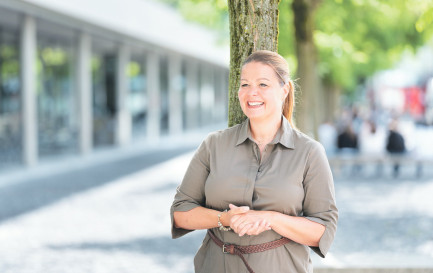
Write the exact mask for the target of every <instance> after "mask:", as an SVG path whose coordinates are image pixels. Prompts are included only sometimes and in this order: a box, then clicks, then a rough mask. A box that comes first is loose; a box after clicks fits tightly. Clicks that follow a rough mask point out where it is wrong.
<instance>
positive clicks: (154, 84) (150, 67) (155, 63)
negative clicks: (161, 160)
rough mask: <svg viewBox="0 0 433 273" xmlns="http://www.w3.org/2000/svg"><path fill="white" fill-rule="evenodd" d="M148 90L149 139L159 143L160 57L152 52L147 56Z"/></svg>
mask: <svg viewBox="0 0 433 273" xmlns="http://www.w3.org/2000/svg"><path fill="white" fill-rule="evenodd" d="M146 60H147V64H146V66H147V69H146V71H147V90H148V102H149V105H148V115H147V137H148V139H149V140H150V141H157V140H158V139H159V136H160V130H161V129H160V128H161V125H160V123H161V108H160V105H161V98H160V92H161V91H160V83H159V74H160V71H159V70H160V65H159V55H158V54H157V53H155V52H151V53H150V54H148V56H147V59H146Z"/></svg>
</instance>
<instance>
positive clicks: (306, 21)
mask: <svg viewBox="0 0 433 273" xmlns="http://www.w3.org/2000/svg"><path fill="white" fill-rule="evenodd" d="M319 3H320V0H293V2H292V10H293V14H294V25H295V38H296V55H297V59H298V71H297V79H298V81H297V82H296V83H297V85H298V86H297V87H298V96H297V98H298V99H297V100H298V103H297V105H296V108H295V120H296V126H297V127H298V128H299V129H300V130H301V131H303V132H304V133H306V134H308V135H310V136H313V137H317V126H318V118H319V117H318V115H319V113H320V111H317V107H320V106H321V104H319V103H318V94H319V92H320V90H319V89H320V78H319V74H318V68H317V67H318V65H317V52H316V46H315V44H314V37H313V32H314V14H315V10H316V7H317V5H318V4H319Z"/></svg>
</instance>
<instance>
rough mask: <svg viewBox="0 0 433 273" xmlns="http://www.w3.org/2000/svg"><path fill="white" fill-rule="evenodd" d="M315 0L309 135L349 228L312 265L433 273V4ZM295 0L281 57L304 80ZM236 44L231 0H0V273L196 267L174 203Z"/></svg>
mask: <svg viewBox="0 0 433 273" xmlns="http://www.w3.org/2000/svg"><path fill="white" fill-rule="evenodd" d="M293 1H297V0H293ZM307 2H308V1H307ZM317 3H318V5H317V7H316V8H315V10H314V12H312V13H311V14H310V15H309V16H311V18H312V21H313V23H314V39H313V41H312V46H314V48H315V51H316V53H317V56H316V67H315V69H314V73H316V74H315V75H316V76H317V77H318V79H319V81H318V85H317V90H316V91H315V93H314V94H315V99H316V101H317V103H316V105H315V109H314V111H313V109H312V110H311V113H312V114H311V116H314V119H313V120H312V121H311V122H312V127H311V128H314V129H313V130H311V131H308V132H306V133H308V134H309V135H311V136H312V137H314V138H316V139H317V140H319V141H320V142H321V143H322V144H323V145H324V147H325V149H326V152H327V153H328V158H329V162H330V165H331V168H332V171H333V174H334V177H335V188H336V195H337V205H338V207H339V210H340V221H339V229H338V232H337V236H336V239H335V243H334V245H333V246H332V248H331V250H330V253H329V254H328V256H327V257H326V258H325V259H320V258H319V257H317V256H315V254H312V259H313V263H314V265H315V267H316V268H318V270H317V272H332V271H329V270H332V269H340V270H344V269H347V272H353V268H357V269H362V270H365V272H373V271H371V270H372V268H373V269H374V270H379V271H380V270H382V271H381V272H392V271H390V270H391V268H394V269H395V268H397V269H399V270H400V269H401V270H403V271H401V272H433V233H432V231H431V230H432V228H433V201H432V195H433V168H432V167H433V2H432V1H431V0H395V1H385V0H323V1H318V2H317ZM292 4H293V3H292V1H291V0H282V1H281V2H280V4H279V7H280V8H279V11H280V14H279V44H278V51H279V53H280V54H281V55H282V56H284V57H285V58H286V59H287V61H288V63H289V65H290V67H291V69H292V74H293V79H294V81H295V82H298V81H299V77H298V76H297V74H298V73H297V66H298V61H300V60H299V56H298V55H297V52H296V41H295V16H294V13H293V5H292ZM229 40H230V34H229V21H228V11H227V2H226V1H225V0H215V1H204V0H183V1H175V0H159V1H157V0H123V1H120V0H110V1H101V0H90V1H89V0H87V1H84V0H76V1H56V0H0V242H1V244H0V257H2V258H1V259H0V271H1V272H14V273H18V272H193V265H192V260H193V256H194V253H195V251H196V250H197V249H198V247H199V245H200V243H201V240H202V238H203V236H204V233H203V232H202V231H196V232H194V233H191V234H188V235H186V236H184V237H183V238H180V239H177V240H172V239H171V235H170V218H169V207H170V205H171V202H172V199H173V196H174V194H175V189H176V187H177V185H179V183H180V181H181V179H182V176H183V174H184V172H185V170H186V167H187V165H188V163H189V160H190V158H191V156H192V153H193V151H194V150H195V149H196V147H197V146H198V145H199V144H200V142H201V140H202V139H203V138H204V137H205V136H206V135H207V134H208V133H209V132H211V131H214V130H218V129H224V128H226V127H227V116H228V113H227V111H228V107H227V103H228V102H227V101H228V75H229V58H230V52H229ZM297 89H298V92H299V94H302V93H301V92H302V86H298V88H297ZM298 98H299V96H298ZM297 103H298V105H302V103H303V101H302V100H301V99H298V101H297ZM327 270H328V271H327ZM351 270H352V271H351ZM368 270H370V271H368ZM379 271H377V272H379ZM338 272H341V271H338ZM374 272H376V271H374ZM398 272H400V271H398Z"/></svg>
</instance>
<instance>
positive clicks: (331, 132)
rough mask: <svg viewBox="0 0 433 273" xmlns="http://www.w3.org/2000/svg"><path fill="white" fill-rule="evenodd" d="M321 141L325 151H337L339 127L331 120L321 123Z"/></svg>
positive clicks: (319, 132)
mask: <svg viewBox="0 0 433 273" xmlns="http://www.w3.org/2000/svg"><path fill="white" fill-rule="evenodd" d="M318 134H319V141H320V143H322V145H323V147H324V148H325V151H326V153H327V154H328V155H332V154H334V153H335V150H336V145H335V141H336V139H337V129H336V128H335V126H334V124H332V122H330V121H326V122H324V123H322V124H320V125H319V128H318Z"/></svg>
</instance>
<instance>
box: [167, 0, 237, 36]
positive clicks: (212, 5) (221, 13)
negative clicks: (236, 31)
mask: <svg viewBox="0 0 433 273" xmlns="http://www.w3.org/2000/svg"><path fill="white" fill-rule="evenodd" d="M159 1H161V2H165V3H168V4H170V5H171V6H173V7H175V8H176V9H178V10H179V12H180V13H181V14H182V16H183V17H184V18H185V19H186V20H188V21H191V22H196V23H199V24H201V25H203V26H206V27H208V28H210V29H214V30H217V31H218V34H219V36H220V42H221V43H226V44H228V43H229V15H228V6H227V0H212V1H206V0H182V1H178V0H159Z"/></svg>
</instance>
